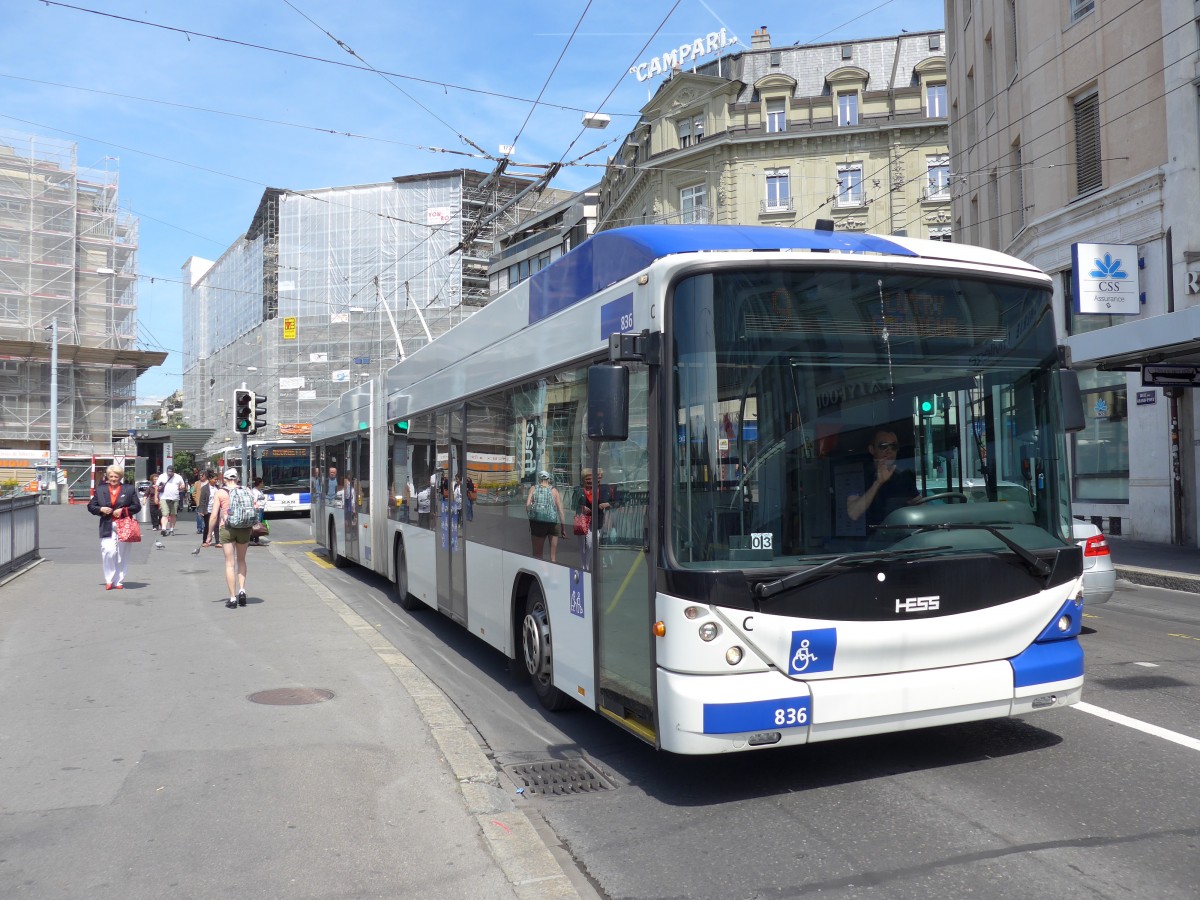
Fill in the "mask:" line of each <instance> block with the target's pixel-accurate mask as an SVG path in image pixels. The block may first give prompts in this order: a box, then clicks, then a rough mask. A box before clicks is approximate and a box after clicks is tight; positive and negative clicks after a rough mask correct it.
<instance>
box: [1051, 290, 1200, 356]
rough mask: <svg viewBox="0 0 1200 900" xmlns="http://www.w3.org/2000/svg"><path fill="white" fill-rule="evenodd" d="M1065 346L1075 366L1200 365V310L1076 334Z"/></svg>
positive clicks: (1152, 317)
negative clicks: (1159, 363)
mask: <svg viewBox="0 0 1200 900" xmlns="http://www.w3.org/2000/svg"><path fill="white" fill-rule="evenodd" d="M1064 343H1066V344H1067V346H1068V347H1070V348H1071V362H1072V364H1073V365H1075V366H1085V365H1087V364H1096V365H1097V367H1098V368H1100V369H1108V370H1117V369H1124V368H1132V367H1137V366H1142V365H1146V364H1147V363H1156V362H1167V361H1170V362H1175V363H1194V364H1200V306H1193V307H1190V308H1188V309H1182V310H1178V311H1176V312H1173V313H1167V314H1165V315H1161V316H1151V317H1149V318H1146V319H1137V320H1136V321H1133V322H1126V323H1124V324H1122V325H1113V326H1110V327H1109V328H1101V329H1099V330H1097V331H1089V332H1088V333H1086V334H1075V335H1072V336H1071V337H1069V338H1067V339H1066V340H1065V341H1064Z"/></svg>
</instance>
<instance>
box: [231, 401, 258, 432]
mask: <svg viewBox="0 0 1200 900" xmlns="http://www.w3.org/2000/svg"><path fill="white" fill-rule="evenodd" d="M233 430H234V431H236V432H237V433H238V434H254V395H253V394H252V393H250V392H249V391H234V392H233Z"/></svg>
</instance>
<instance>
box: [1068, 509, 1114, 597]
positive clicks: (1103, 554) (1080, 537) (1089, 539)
mask: <svg viewBox="0 0 1200 900" xmlns="http://www.w3.org/2000/svg"><path fill="white" fill-rule="evenodd" d="M1071 533H1072V537H1074V538H1075V543H1076V544H1078V545H1079V546H1080V547H1082V548H1083V603H1084V605H1085V606H1087V605H1089V604H1090V605H1092V606H1095V605H1096V604H1098V603H1107V602H1108V600H1109V598H1110V597H1112V595H1113V590H1114V589H1115V588H1116V586H1117V570H1116V569H1114V568H1113V563H1112V554H1111V553H1110V552H1109V549H1108V541H1107V540H1105V538H1104V533H1103V532H1102V531H1101V530H1100V529H1099V528H1097V527H1096V526H1095V525H1093V524H1092V523H1091V522H1081V521H1079V520H1078V519H1076V520H1075V521H1074V522H1073V523H1072V524H1071Z"/></svg>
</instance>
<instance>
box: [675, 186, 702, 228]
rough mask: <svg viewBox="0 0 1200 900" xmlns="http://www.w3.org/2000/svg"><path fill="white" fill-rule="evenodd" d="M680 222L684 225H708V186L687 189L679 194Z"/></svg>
mask: <svg viewBox="0 0 1200 900" xmlns="http://www.w3.org/2000/svg"><path fill="white" fill-rule="evenodd" d="M679 221H680V222H681V223H682V224H684V225H707V224H708V186H707V185H703V184H697V185H693V186H692V187H685V188H683V189H682V190H681V191H680V192H679Z"/></svg>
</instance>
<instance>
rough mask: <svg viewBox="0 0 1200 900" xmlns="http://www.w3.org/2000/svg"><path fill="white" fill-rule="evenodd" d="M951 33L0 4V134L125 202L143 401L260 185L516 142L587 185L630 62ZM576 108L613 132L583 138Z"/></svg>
mask: <svg viewBox="0 0 1200 900" xmlns="http://www.w3.org/2000/svg"><path fill="white" fill-rule="evenodd" d="M435 11H436V14H435ZM118 17H123V18H118ZM130 20H137V21H130ZM943 20H944V10H943V2H942V0H839V2H837V3H830V2H821V3H818V2H809V0H778V2H776V0H749V2H747V0H739V2H733V0H637V2H630V0H592V2H591V3H590V4H589V3H587V2H584V0H524V2H522V3H519V4H518V3H513V2H505V0H499V2H496V0H493V2H474V0H472V2H456V0H449V2H444V3H441V4H411V3H400V2H397V0H238V2H230V0H171V2H161V0H159V2H153V0H138V2H132V0H71V2H70V4H69V5H68V4H66V3H62V4H60V3H56V2H54V0H50V2H48V3H47V2H43V0H4V13H3V21H4V28H3V33H4V45H5V52H4V54H3V56H0V132H4V133H13V132H15V133H17V134H33V135H41V136H46V137H52V138H57V139H64V140H71V141H75V142H77V143H78V145H79V151H78V160H79V164H80V165H81V166H85V167H97V168H104V167H105V165H106V164H107V165H108V166H110V167H112V166H114V165H115V166H118V167H119V171H120V203H121V206H122V208H124V209H126V210H128V211H129V212H131V213H133V214H134V215H136V216H139V217H140V219H141V228H140V242H139V243H140V249H139V253H138V269H139V272H140V276H141V277H140V284H139V300H138V332H139V343H140V346H141V347H142V348H143V349H147V350H166V351H169V356H168V357H167V361H166V363H165V364H164V365H163V366H161V367H158V368H155V369H152V370H150V372H148V373H147V374H146V375H144V376H142V378H141V379H139V381H138V395H139V398H141V399H152V398H160V397H164V396H166V395H167V394H169V393H170V392H171V391H173V390H175V389H177V388H178V387H179V386H180V384H181V374H182V358H181V355H180V353H179V350H180V347H181V345H182V323H181V319H180V316H181V292H182V287H181V284H180V282H181V274H180V267H181V266H182V265H183V263H184V261H185V260H186V259H187V258H188V257H190V256H203V257H206V258H208V259H215V258H216V257H217V256H218V255H220V254H221V253H222V252H223V251H224V250H225V249H226V248H227V247H228V246H229V245H230V244H231V243H232V242H233V241H234V240H236V239H237V238H238V237H239V236H240V235H241V234H242V233H243V232H244V231H245V230H246V228H247V226H248V225H249V224H250V219H251V216H252V215H253V213H254V210H255V208H256V206H257V204H258V201H259V198H260V197H261V196H262V192H263V189H264V188H266V187H277V188H289V189H295V190H303V189H311V188H319V187H329V186H336V185H351V184H373V183H378V182H383V181H387V180H388V179H390V178H392V177H394V176H397V175H409V174H415V173H419V172H432V171H440V170H443V169H448V168H458V167H467V168H474V169H479V170H481V171H489V170H490V169H491V168H492V166H493V162H492V161H491V160H489V159H487V158H481V157H479V153H478V151H477V150H476V149H475V148H474V147H472V146H471V144H474V145H475V146H476V147H478V148H480V150H482V151H483V152H485V153H487V154H492V155H497V154H498V151H499V147H500V146H501V145H512V144H514V141H515V146H516V150H515V152H514V153H513V159H514V160H516V161H518V162H528V163H538V164H547V163H552V162H557V161H560V160H563V161H575V160H578V161H579V163H580V164H577V165H570V166H567V167H565V168H564V169H563V171H562V173H561V174H560V175H559V176H558V177H557V178H556V179H555V181H554V182H553V186H554V187H557V188H563V189H567V190H574V189H580V188H584V187H587V186H588V185H590V184H593V183H595V182H596V181H598V180H599V178H600V174H601V171H602V170H601V168H600V166H602V165H603V163H604V160H605V159H606V158H607V157H608V155H610V154H611V152H612V150H613V149H614V147H615V143H614V144H613V147H607V146H606V147H604V149H601V150H599V151H598V152H590V151H594V150H597V148H599V147H601V145H604V144H607V143H608V142H616V141H619V139H620V138H621V137H622V136H623V135H624V134H625V132H626V131H627V130H628V129H629V127H630V126H631V125H632V124H633V123H634V122H635V121H636V117H637V111H638V109H639V108H640V107H641V106H642V105H643V104H644V103H645V102H646V100H647V98H648V96H649V92H650V91H651V90H653V89H654V88H655V87H656V86H657V85H658V84H659V83H660V80H661V79H654V80H653V81H647V82H638V80H637V79H636V78H635V77H634V76H633V75H631V74H628V70H629V68H630V66H631V65H633V64H635V63H638V62H645V61H648V60H649V59H651V58H652V57H654V56H657V55H661V54H662V53H663V52H665V51H667V50H670V49H672V48H674V47H678V46H679V45H681V44H683V43H690V42H691V41H692V40H693V39H695V38H697V37H702V36H704V35H705V34H707V33H708V32H712V31H719V30H720V29H721V28H725V29H727V34H728V35H730V36H734V35H736V36H737V38H738V40H739V42H740V43H742V44H744V45H746V46H749V43H750V36H751V33H752V32H753V31H754V30H755V29H756V28H758V27H760V26H764V25H765V26H767V28H768V29H769V31H770V33H771V40H772V45H773V46H776V47H779V46H787V45H790V44H794V43H797V42H800V43H811V42H820V41H834V40H844V39H850V38H861V37H878V36H882V35H889V34H896V33H898V32H900V31H901V30H902V29H906V30H908V31H925V30H930V29H938V28H941V27H942V26H943ZM143 23H146V24H143ZM203 35H208V37H205V36H203ZM331 35H332V37H331ZM214 38H220V39H221V40H214ZM334 38H336V39H337V40H338V41H340V42H341V43H342V44H343V45H345V46H346V47H348V48H350V49H351V50H353V52H354V53H355V54H357V56H358V57H360V58H361V59H356V58H355V57H353V56H351V55H350V54H349V53H348V52H347V51H346V50H345V49H343V48H342V47H340V46H339V45H338V44H337V43H335V41H334ZM250 45H254V46H250ZM732 49H735V50H736V49H737V48H736V47H735V48H732ZM305 57H308V58H305ZM330 61H332V62H330ZM363 61H365V65H364V62H363ZM334 63H337V64H334ZM356 66H357V67H360V68H353V67H356ZM367 66H369V67H373V68H374V69H377V70H380V71H384V72H389V73H394V74H395V75H396V76H410V77H408V78H404V77H391V78H389V79H385V78H384V77H382V76H381V75H379V74H376V73H375V72H372V71H369V69H367ZM416 79H423V80H416ZM539 96H540V97H541V104H540V105H537V106H534V104H533V101H534V100H536V99H537V98H538V97H539ZM585 110H586V111H594V110H599V111H602V112H604V113H607V114H608V115H610V116H611V117H612V124H611V125H610V126H609V128H608V129H607V130H605V131H596V130H588V131H586V132H584V131H583V130H582V129H581V127H580V119H581V116H582V112H581V111H585ZM581 132H582V133H581ZM464 154H469V155H464ZM111 157H115V158H116V159H115V161H112V160H109V161H107V163H106V158H111ZM588 164H591V165H588Z"/></svg>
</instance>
